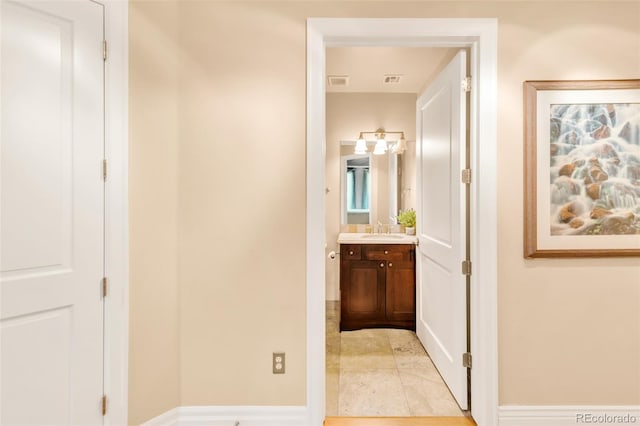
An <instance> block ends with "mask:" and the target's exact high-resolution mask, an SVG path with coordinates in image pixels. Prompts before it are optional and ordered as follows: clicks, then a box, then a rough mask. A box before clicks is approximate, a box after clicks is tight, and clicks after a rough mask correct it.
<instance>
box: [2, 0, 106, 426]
mask: <svg viewBox="0 0 640 426" xmlns="http://www.w3.org/2000/svg"><path fill="white" fill-rule="evenodd" d="M0 7H1V8H2V9H1V19H2V22H1V29H2V46H1V51H0V53H1V55H2V56H1V67H2V69H1V75H2V77H1V85H0V93H1V98H2V105H1V107H2V120H1V135H0V136H1V146H0V174H1V176H0V178H1V183H0V185H1V187H0V193H1V194H0V270H1V272H0V296H1V298H0V343H1V346H0V348H1V363H0V404H1V413H0V423H1V424H7V425H14V424H15V425H18V424H21V425H22V424H31V425H43V424H47V425H67V424H78V425H79V424H82V425H91V424H102V413H101V410H100V398H101V396H102V393H103V384H102V377H103V365H102V358H103V351H102V345H103V335H102V333H103V301H102V297H101V292H100V289H101V285H100V284H101V279H102V276H103V274H104V237H103V233H104V182H103V181H102V177H101V164H102V159H103V158H104V124H103V123H104V118H103V117H104V113H103V105H104V99H103V88H104V84H103V79H104V75H103V74H104V73H103V59H102V40H103V38H104V37H103V8H102V6H101V5H99V4H97V3H93V2H91V1H75V2H55V1H48V2H37V1H36V2H29V1H17V2H14V1H2V2H1V5H0Z"/></svg>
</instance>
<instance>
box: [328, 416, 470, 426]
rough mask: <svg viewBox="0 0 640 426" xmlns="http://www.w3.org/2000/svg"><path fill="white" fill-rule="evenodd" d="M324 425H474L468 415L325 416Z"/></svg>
mask: <svg viewBox="0 0 640 426" xmlns="http://www.w3.org/2000/svg"><path fill="white" fill-rule="evenodd" d="M324 426H476V422H474V421H473V419H471V418H470V417H459V416H458V417H327V418H326V419H325V421H324Z"/></svg>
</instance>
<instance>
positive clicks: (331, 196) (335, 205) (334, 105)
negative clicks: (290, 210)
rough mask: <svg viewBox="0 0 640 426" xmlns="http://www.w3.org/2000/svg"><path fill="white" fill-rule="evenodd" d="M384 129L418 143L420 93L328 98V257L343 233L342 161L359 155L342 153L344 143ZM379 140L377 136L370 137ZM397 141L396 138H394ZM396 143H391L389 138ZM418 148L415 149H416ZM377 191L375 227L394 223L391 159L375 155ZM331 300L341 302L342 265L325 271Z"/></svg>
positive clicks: (329, 263) (346, 148) (350, 149)
mask: <svg viewBox="0 0 640 426" xmlns="http://www.w3.org/2000/svg"><path fill="white" fill-rule="evenodd" d="M378 128H384V129H386V130H389V131H394V130H398V131H404V132H405V138H406V139H408V140H411V141H413V140H415V133H416V95H415V94H414V93H327V96H326V159H325V184H326V185H325V186H326V187H327V188H329V192H328V193H327V194H326V197H325V202H326V206H325V209H326V213H325V217H326V220H325V226H326V230H325V232H326V238H327V249H326V250H327V253H328V252H329V251H332V250H335V251H338V250H339V247H338V246H339V244H337V243H336V241H337V240H338V234H339V233H340V156H341V155H345V154H353V149H354V147H353V146H344V147H342V149H341V147H340V142H341V141H354V140H356V139H357V138H358V135H359V134H360V132H364V131H375V130H376V129H378ZM367 136H368V137H369V138H373V135H367ZM390 136H396V135H390ZM389 139H390V140H391V138H389ZM412 146H413V147H415V145H414V144H412ZM372 169H373V170H374V173H375V174H374V175H373V176H374V179H375V181H374V182H372V186H373V187H374V188H376V189H377V190H376V191H374V192H375V194H373V195H372V204H373V205H374V206H375V207H374V209H373V211H372V223H377V222H378V220H380V221H381V222H382V223H385V224H386V223H389V214H388V211H389V196H388V193H389V187H388V181H389V177H388V170H389V158H388V156H387V155H380V156H378V155H373V156H372ZM325 266H326V267H325V281H326V294H327V300H338V299H339V286H338V280H339V279H338V269H339V260H338V259H337V258H336V259H335V260H333V261H327V262H326V265H325Z"/></svg>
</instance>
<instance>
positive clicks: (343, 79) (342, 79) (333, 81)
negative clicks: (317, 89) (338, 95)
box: [327, 75, 349, 87]
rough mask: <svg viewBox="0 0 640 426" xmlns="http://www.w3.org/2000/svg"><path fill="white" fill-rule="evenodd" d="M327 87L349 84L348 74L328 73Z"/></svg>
mask: <svg viewBox="0 0 640 426" xmlns="http://www.w3.org/2000/svg"><path fill="white" fill-rule="evenodd" d="M327 79H328V80H329V87H347V86H348V85H349V76H348V75H329V76H327Z"/></svg>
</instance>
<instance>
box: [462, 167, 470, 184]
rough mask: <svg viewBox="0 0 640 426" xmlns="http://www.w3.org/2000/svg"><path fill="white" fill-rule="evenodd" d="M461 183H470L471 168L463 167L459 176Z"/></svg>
mask: <svg viewBox="0 0 640 426" xmlns="http://www.w3.org/2000/svg"><path fill="white" fill-rule="evenodd" d="M461 180H462V183H466V184H470V183H471V169H463V170H462V176H461Z"/></svg>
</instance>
